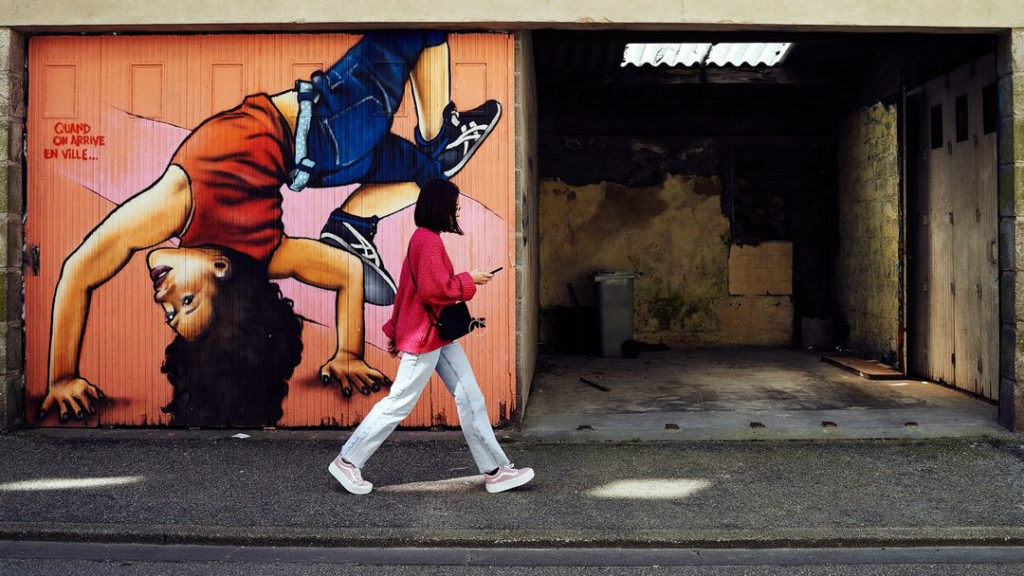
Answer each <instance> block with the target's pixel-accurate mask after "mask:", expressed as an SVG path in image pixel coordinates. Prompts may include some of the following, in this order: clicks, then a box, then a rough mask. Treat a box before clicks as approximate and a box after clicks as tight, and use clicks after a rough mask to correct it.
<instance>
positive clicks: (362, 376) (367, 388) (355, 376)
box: [320, 351, 391, 398]
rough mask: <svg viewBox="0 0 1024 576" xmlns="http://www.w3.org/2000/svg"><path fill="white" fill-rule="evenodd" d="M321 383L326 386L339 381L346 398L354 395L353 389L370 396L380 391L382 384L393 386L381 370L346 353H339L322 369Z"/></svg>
mask: <svg viewBox="0 0 1024 576" xmlns="http://www.w3.org/2000/svg"><path fill="white" fill-rule="evenodd" d="M320 381H321V382H323V383H324V384H330V383H331V382H332V381H337V382H338V383H339V384H341V393H342V394H343V395H345V397H346V398H347V397H349V396H351V395H352V389H353V388H355V389H356V390H359V391H360V392H361V393H363V394H369V393H370V392H371V391H373V392H377V391H378V390H380V387H381V385H382V384H383V385H384V386H391V380H390V379H388V377H387V376H385V375H384V374H382V373H381V372H380V371H379V370H377V369H375V368H372V367H371V366H370V365H369V364H367V363H366V361H365V360H363V359H362V358H361V357H359V356H357V355H355V354H353V353H351V352H344V351H340V352H337V353H336V354H335V355H334V357H333V358H331V359H330V360H328V361H327V363H326V364H324V365H323V366H321V367H320Z"/></svg>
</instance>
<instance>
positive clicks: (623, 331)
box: [594, 270, 639, 356]
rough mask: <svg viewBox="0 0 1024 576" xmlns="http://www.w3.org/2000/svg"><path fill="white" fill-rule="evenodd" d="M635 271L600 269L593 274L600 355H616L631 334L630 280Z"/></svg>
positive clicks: (619, 352) (631, 291) (631, 296)
mask: <svg viewBox="0 0 1024 576" xmlns="http://www.w3.org/2000/svg"><path fill="white" fill-rule="evenodd" d="M637 276H639V274H637V273H636V272H628V271H623V270H601V271H599V272H595V273H594V286H595V288H596V289H597V315H598V324H599V327H600V330H601V356H618V355H620V354H621V347H622V343H623V342H625V341H626V340H629V339H630V338H632V337H633V280H634V279H635V278H636V277H637Z"/></svg>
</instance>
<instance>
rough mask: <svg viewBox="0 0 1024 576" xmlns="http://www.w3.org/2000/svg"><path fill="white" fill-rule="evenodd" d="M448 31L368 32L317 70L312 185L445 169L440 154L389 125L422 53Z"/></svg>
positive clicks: (424, 175)
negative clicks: (394, 131) (428, 151)
mask: <svg viewBox="0 0 1024 576" xmlns="http://www.w3.org/2000/svg"><path fill="white" fill-rule="evenodd" d="M446 39H447V35H446V34H445V33H444V32H440V31H412V30H410V31H386V32H371V33H368V34H366V35H365V36H363V37H362V38H361V39H360V40H359V42H357V43H356V45H355V46H353V47H352V48H351V49H350V50H349V51H348V52H346V53H345V55H344V56H343V57H342V58H341V59H340V60H339V61H338V62H337V63H335V64H334V65H333V66H331V67H330V68H329V69H328V70H327V71H326V72H320V71H318V72H316V73H314V74H313V76H312V78H311V82H312V84H313V89H314V91H315V92H317V95H318V97H317V99H316V101H315V103H314V104H313V118H312V123H311V126H310V131H309V139H308V152H307V154H308V157H309V158H310V159H312V160H313V161H315V162H316V165H315V167H314V169H313V171H312V174H311V176H310V184H311V185H313V186H318V187H326V186H343V185H346V184H352V183H356V182H359V183H370V182H417V183H420V184H422V183H423V182H425V181H427V180H429V179H431V178H437V177H441V176H442V170H441V167H440V165H439V164H438V162H437V161H436V160H433V159H431V158H430V157H428V156H427V155H426V154H424V153H423V152H421V151H420V150H419V149H418V148H417V147H416V146H415V145H414V144H413V143H411V142H409V141H408V140H405V139H404V138H401V137H399V136H396V135H394V134H392V133H391V125H392V121H393V118H394V115H395V112H397V111H398V107H399V106H400V105H401V103H402V96H403V94H404V93H405V83H406V82H407V81H408V79H409V74H410V71H411V70H412V68H413V67H414V66H415V65H416V61H417V60H418V59H419V56H420V53H421V52H422V51H423V50H424V49H425V48H428V47H430V46H437V45H440V44H442V43H444V42H445V41H446Z"/></svg>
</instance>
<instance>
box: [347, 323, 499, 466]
mask: <svg viewBox="0 0 1024 576" xmlns="http://www.w3.org/2000/svg"><path fill="white" fill-rule="evenodd" d="M435 369H436V370H437V373H438V374H439V375H440V376H441V380H443V381H444V385H445V386H446V387H447V388H448V391H449V392H451V394H452V396H454V397H455V407H456V409H458V412H459V422H460V423H461V425H462V433H463V434H464V435H465V436H466V443H467V444H469V451H470V453H471V454H472V455H473V460H474V461H475V462H476V467H477V469H478V470H479V471H480V472H481V473H483V472H490V471H491V470H494V469H495V468H498V467H500V466H504V465H506V464H508V463H509V460H508V457H507V456H505V452H504V451H503V450H502V449H501V446H500V445H499V444H498V440H497V438H495V437H494V430H493V429H492V428H491V422H490V419H489V418H488V416H487V407H486V406H485V405H484V395H483V393H482V392H481V391H480V386H479V385H477V382H476V377H475V376H474V375H473V368H472V366H470V365H469V358H467V357H466V353H465V352H464V351H463V350H462V346H461V345H460V344H459V343H458V342H452V343H451V344H447V345H445V346H442V347H441V348H438V349H437V350H434V351H431V352H424V353H423V354H410V353H408V352H406V353H403V354H402V361H401V363H400V364H399V366H398V374H397V375H396V376H395V382H394V384H392V385H391V393H390V394H388V396H387V397H386V398H384V399H383V400H381V401H380V402H377V404H375V405H374V406H373V409H371V410H370V413H369V414H367V415H366V419H364V420H363V422H362V423H361V424H360V425H359V426H358V427H357V428H356V430H355V432H353V433H352V436H350V437H349V439H348V442H345V445H344V446H343V447H342V449H341V457H342V458H344V459H345V460H346V461H347V462H349V463H351V464H353V465H355V466H356V467H357V468H362V467H363V465H365V464H366V461H367V460H369V458H370V456H372V455H373V453H374V452H376V451H377V449H378V448H380V445H381V444H382V443H383V442H384V440H385V439H386V438H387V437H388V435H389V434H391V432H392V431H394V429H395V427H396V426H398V423H399V422H401V421H402V420H403V419H404V418H405V417H406V416H408V415H409V413H410V412H412V409H413V407H415V406H416V401H417V400H418V399H419V397H420V394H421V393H422V392H423V389H424V387H426V385H427V382H428V381H429V380H430V375H431V374H433V373H434V370H435Z"/></svg>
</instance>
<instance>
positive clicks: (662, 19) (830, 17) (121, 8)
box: [0, 0, 1024, 31]
mask: <svg viewBox="0 0 1024 576" xmlns="http://www.w3.org/2000/svg"><path fill="white" fill-rule="evenodd" d="M420 24H429V25H436V26H446V27H451V28H502V29H529V28H539V27H559V28H592V29H596V28H651V29H673V28H675V29H681V30H683V29H702V30H739V29H772V28H778V27H780V26H782V27H786V28H788V29H801V30H826V31H827V30H843V29H858V30H864V31H869V30H890V31H897V30H909V29H936V31H938V30H953V31H956V30H963V31H984V30H1000V29H1007V28H1022V27H1024V0H902V1H898V2H894V1H893V0H772V1H771V2H765V1H764V0H643V1H641V2H623V1H622V0H586V1H583V0H526V1H523V0H503V1H491V2H487V1H475V0H343V1H342V0H301V1H294V0H289V1H274V0H225V1H224V2H211V1H210V0H174V1H166V0H150V1H145V2H143V1H140V0H76V1H75V2H68V1H67V0H0V26H5V27H13V28H18V29H24V30H27V31H59V29H67V30H76V29H77V30H102V29H110V28H122V29H125V30H151V29H164V30H168V31H186V30H229V29H230V30H240V29H242V30H244V29H252V30H261V29H275V30H282V29H284V30H291V29H294V30H323V29H330V30H337V29H343V28H358V27H384V26H402V25H420Z"/></svg>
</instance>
